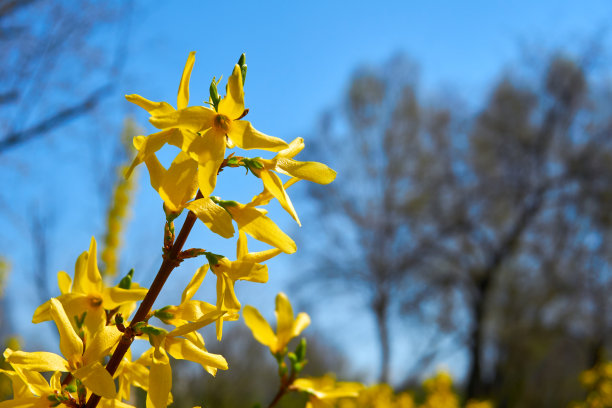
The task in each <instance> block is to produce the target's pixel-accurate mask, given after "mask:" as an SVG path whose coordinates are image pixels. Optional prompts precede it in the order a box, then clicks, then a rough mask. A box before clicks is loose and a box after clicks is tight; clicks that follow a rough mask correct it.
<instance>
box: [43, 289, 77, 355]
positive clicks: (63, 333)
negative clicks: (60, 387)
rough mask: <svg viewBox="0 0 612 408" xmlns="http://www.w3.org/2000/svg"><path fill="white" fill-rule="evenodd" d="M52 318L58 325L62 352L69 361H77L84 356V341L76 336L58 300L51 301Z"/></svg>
mask: <svg viewBox="0 0 612 408" xmlns="http://www.w3.org/2000/svg"><path fill="white" fill-rule="evenodd" d="M50 306H51V317H52V318H53V321H55V324H56V325H57V330H58V331H59V335H60V350H61V351H62V354H63V355H64V357H66V358H67V359H68V361H77V360H79V359H80V358H81V356H82V355H83V340H81V338H80V337H79V336H78V334H76V332H75V331H74V329H73V328H72V324H71V323H70V319H68V316H67V315H66V311H65V310H64V306H62V304H61V303H60V302H59V301H58V300H57V299H51V305H50Z"/></svg>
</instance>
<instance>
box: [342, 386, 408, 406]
mask: <svg viewBox="0 0 612 408" xmlns="http://www.w3.org/2000/svg"><path fill="white" fill-rule="evenodd" d="M338 407H339V408H362V407H363V408H366V407H367V408H416V405H415V403H414V400H413V399H412V396H411V395H410V394H408V393H406V392H403V393H400V394H398V395H395V393H394V392H393V388H391V386H389V385H387V384H378V385H373V386H370V387H367V388H363V389H362V390H361V391H360V392H359V396H358V397H357V398H351V399H342V400H340V401H339V403H338Z"/></svg>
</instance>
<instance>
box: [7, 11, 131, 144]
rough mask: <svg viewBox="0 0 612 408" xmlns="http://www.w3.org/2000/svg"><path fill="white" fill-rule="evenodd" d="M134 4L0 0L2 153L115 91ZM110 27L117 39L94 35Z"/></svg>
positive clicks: (91, 106)
mask: <svg viewBox="0 0 612 408" xmlns="http://www.w3.org/2000/svg"><path fill="white" fill-rule="evenodd" d="M130 9H131V1H128V2H118V1H111V2H108V1H97V0H87V1H81V2H78V3H74V2H69V1H49V0H23V1H15V0H1V1H0V58H2V61H3V63H2V66H1V67H0V84H1V85H0V118H1V119H0V153H2V152H4V151H5V150H7V149H10V148H12V147H15V146H17V145H20V144H22V143H24V142H26V141H28V140H31V139H34V138H39V137H41V136H43V135H45V134H47V133H48V132H49V131H52V130H54V129H56V128H57V127H59V126H61V125H63V124H65V123H66V122H68V121H70V120H72V119H74V118H76V117H79V116H82V115H85V114H87V113H89V112H90V111H91V110H92V109H94V108H95V107H96V106H97V105H98V103H99V102H100V101H101V100H102V99H103V98H104V97H105V96H107V95H108V94H109V92H110V90H111V88H112V86H113V82H115V81H116V78H117V75H118V74H119V71H120V70H121V67H122V65H123V61H124V59H125V47H126V38H128V37H129V36H127V35H126V34H127V31H126V30H128V27H129V26H128V25H127V23H128V21H129V20H128V19H126V18H123V17H125V15H126V13H127V12H129V10H130ZM117 22H118V24H117ZM109 29H114V30H116V32H117V37H116V41H115V42H114V43H109V42H108V40H107V39H106V40H103V41H100V39H99V38H97V37H96V36H98V37H99V36H100V32H101V31H102V30H109ZM75 78H79V80H78V81H75Z"/></svg>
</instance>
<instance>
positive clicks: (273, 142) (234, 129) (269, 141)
mask: <svg viewBox="0 0 612 408" xmlns="http://www.w3.org/2000/svg"><path fill="white" fill-rule="evenodd" d="M227 135H228V136H229V138H230V139H232V142H234V143H236V146H238V147H240V148H241V149H247V150H248V149H262V150H269V151H272V152H278V151H279V150H283V149H285V148H286V147H287V146H288V145H287V142H285V141H284V140H282V139H279V138H278V137H274V136H268V135H266V134H264V133H261V132H260V131H258V130H255V128H254V127H253V126H252V125H251V122H248V121H246V120H235V121H233V122H232V126H231V129H230V131H229V133H228V134H227Z"/></svg>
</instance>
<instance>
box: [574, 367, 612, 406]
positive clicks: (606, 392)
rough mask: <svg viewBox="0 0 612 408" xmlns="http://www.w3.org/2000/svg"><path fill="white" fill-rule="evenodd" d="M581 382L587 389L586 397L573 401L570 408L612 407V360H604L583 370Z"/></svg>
mask: <svg viewBox="0 0 612 408" xmlns="http://www.w3.org/2000/svg"><path fill="white" fill-rule="evenodd" d="M580 383H581V384H582V386H583V387H584V388H585V389H586V391H587V395H586V398H585V400H584V401H577V402H572V403H571V404H570V405H569V406H570V408H600V407H601V408H604V407H612V362H610V361H602V362H600V363H597V364H596V365H595V366H594V367H593V368H591V369H589V370H586V371H583V372H582V373H581V374H580Z"/></svg>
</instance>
